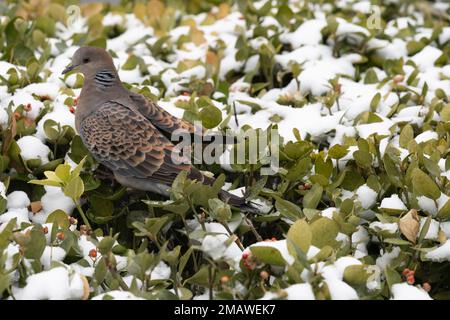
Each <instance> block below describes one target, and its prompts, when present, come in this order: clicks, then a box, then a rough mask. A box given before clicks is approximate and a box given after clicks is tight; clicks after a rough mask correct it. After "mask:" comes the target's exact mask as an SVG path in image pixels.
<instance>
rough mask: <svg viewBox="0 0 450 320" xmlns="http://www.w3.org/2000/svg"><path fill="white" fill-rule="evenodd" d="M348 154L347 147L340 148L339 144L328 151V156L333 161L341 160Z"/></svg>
mask: <svg viewBox="0 0 450 320" xmlns="http://www.w3.org/2000/svg"><path fill="white" fill-rule="evenodd" d="M347 153H348V147H344V146H341V145H340V144H335V145H334V146H332V147H331V148H330V150H328V156H330V157H331V158H333V159H341V158H343V157H345V156H346V155H347Z"/></svg>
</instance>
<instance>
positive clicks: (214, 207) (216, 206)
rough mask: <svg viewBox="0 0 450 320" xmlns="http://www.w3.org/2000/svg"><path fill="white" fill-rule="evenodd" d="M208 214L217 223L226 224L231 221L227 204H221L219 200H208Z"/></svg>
mask: <svg viewBox="0 0 450 320" xmlns="http://www.w3.org/2000/svg"><path fill="white" fill-rule="evenodd" d="M208 204H209V208H210V209H211V211H210V214H211V216H212V218H213V219H216V220H217V221H219V222H226V221H229V220H230V219H231V208H230V205H229V204H228V203H225V202H223V201H222V200H220V199H217V198H215V199H209V200H208Z"/></svg>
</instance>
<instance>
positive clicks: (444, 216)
mask: <svg viewBox="0 0 450 320" xmlns="http://www.w3.org/2000/svg"><path fill="white" fill-rule="evenodd" d="M437 218H439V219H441V220H443V221H447V220H450V199H449V200H447V202H446V203H445V204H444V205H443V206H442V208H441V209H439V211H438V213H437Z"/></svg>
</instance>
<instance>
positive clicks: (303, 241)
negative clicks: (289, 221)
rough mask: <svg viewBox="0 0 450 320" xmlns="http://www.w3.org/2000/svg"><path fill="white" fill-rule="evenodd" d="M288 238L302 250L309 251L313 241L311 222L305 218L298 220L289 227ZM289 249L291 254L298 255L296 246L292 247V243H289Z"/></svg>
mask: <svg viewBox="0 0 450 320" xmlns="http://www.w3.org/2000/svg"><path fill="white" fill-rule="evenodd" d="M287 238H288V239H290V240H291V241H292V242H293V243H294V244H295V245H296V246H297V247H299V249H300V250H302V251H303V252H304V253H307V252H308V249H309V247H310V245H311V241H312V232H311V229H310V227H309V224H308V223H307V222H306V221H305V220H304V219H301V220H297V221H296V222H295V223H294V224H293V225H291V227H290V228H289V231H288V234H287ZM287 247H288V251H289V253H290V254H291V255H293V256H295V255H296V250H295V248H292V246H291V245H290V243H289V242H288V244H287Z"/></svg>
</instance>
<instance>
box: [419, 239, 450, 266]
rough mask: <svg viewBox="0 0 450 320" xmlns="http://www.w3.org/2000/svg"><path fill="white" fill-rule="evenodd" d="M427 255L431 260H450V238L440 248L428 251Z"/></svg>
mask: <svg viewBox="0 0 450 320" xmlns="http://www.w3.org/2000/svg"><path fill="white" fill-rule="evenodd" d="M425 256H426V258H427V259H429V260H431V261H437V262H442V261H450V240H447V241H445V243H444V244H443V245H441V246H439V247H438V248H435V249H433V250H431V251H429V252H427V253H426V255H425Z"/></svg>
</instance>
